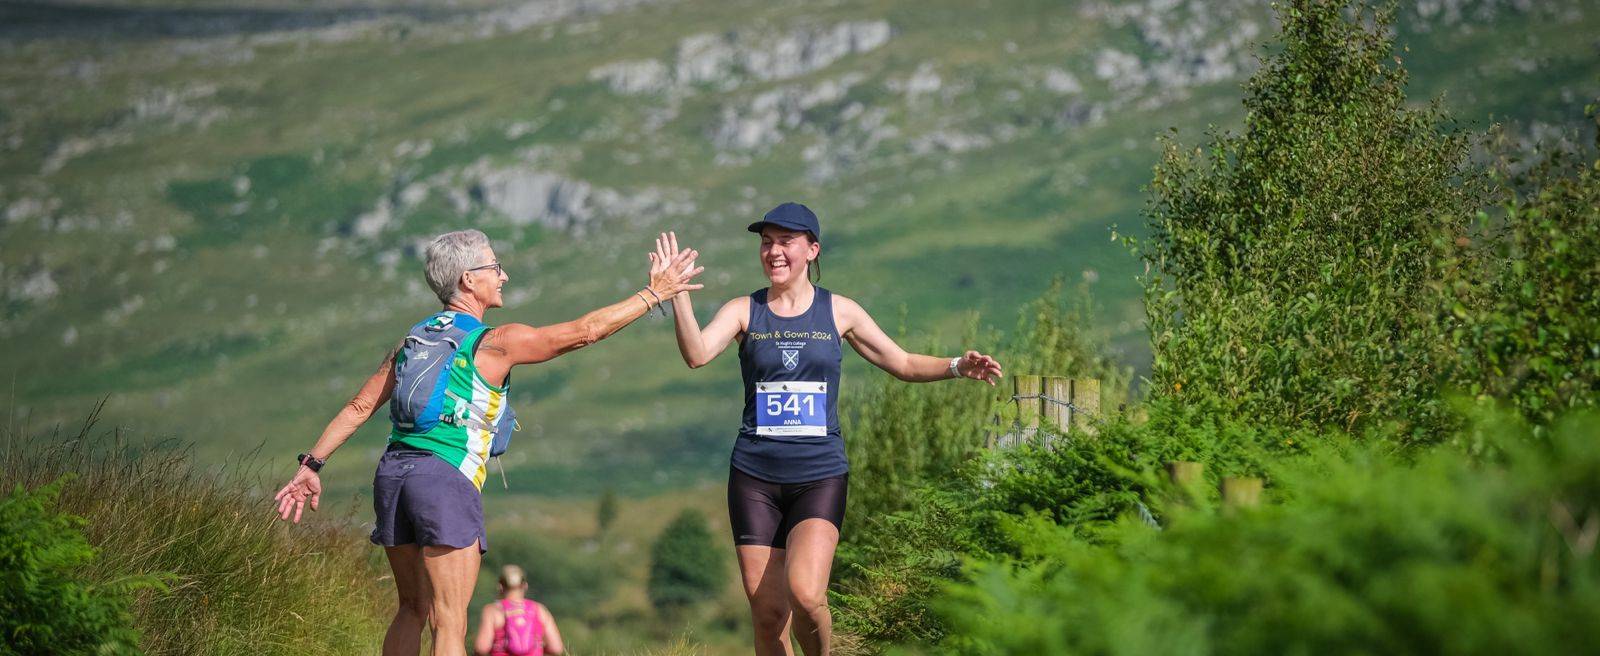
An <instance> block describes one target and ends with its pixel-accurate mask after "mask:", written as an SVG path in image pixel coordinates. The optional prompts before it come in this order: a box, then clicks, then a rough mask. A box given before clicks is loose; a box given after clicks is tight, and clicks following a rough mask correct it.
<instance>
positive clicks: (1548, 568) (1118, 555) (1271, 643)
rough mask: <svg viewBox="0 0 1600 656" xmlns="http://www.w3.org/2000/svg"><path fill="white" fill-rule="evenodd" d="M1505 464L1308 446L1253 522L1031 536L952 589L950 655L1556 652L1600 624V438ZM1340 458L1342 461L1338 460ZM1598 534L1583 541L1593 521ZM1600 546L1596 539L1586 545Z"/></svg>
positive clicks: (1178, 522) (1507, 446) (1582, 432)
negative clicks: (1089, 535) (1093, 535)
mask: <svg viewBox="0 0 1600 656" xmlns="http://www.w3.org/2000/svg"><path fill="white" fill-rule="evenodd" d="M1493 431H1494V432H1495V433H1496V434H1495V435H1494V436H1493V437H1492V438H1491V439H1493V441H1495V442H1496V443H1498V445H1499V446H1500V448H1501V449H1503V450H1504V452H1505V453H1506V454H1507V456H1506V458H1505V460H1504V461H1500V462H1494V463H1488V464H1485V463H1479V462H1475V461H1474V460H1473V459H1472V458H1470V457H1469V456H1467V455H1465V454H1463V453H1461V452H1460V451H1457V450H1454V449H1434V450H1431V451H1429V452H1427V453H1425V454H1422V455H1421V456H1420V457H1418V458H1417V459H1416V460H1415V461H1410V460H1407V459H1405V458H1400V457H1396V456H1395V455H1393V454H1390V453H1385V452H1383V451H1382V450H1381V449H1380V448H1379V447H1377V446H1371V445H1367V446H1362V445H1353V444H1338V443H1333V444H1329V445H1321V446H1315V447H1313V448H1312V449H1311V450H1310V452H1309V455H1307V456H1305V457H1302V458H1289V459H1284V460H1280V461H1278V462H1277V464H1275V465H1274V466H1273V468H1272V470H1271V472H1270V476H1271V479H1272V480H1273V482H1274V489H1273V493H1272V495H1271V496H1272V497H1273V499H1272V502H1270V503H1268V504H1266V505H1264V506H1262V507H1260V508H1258V509H1255V510H1252V511H1245V512H1240V513H1218V512H1213V511H1211V510H1210V509H1209V507H1208V506H1206V505H1204V504H1201V505H1199V506H1198V507H1196V508H1195V509H1194V510H1191V511H1189V512H1175V513H1172V514H1171V515H1169V517H1168V518H1167V520H1166V521H1165V524H1166V525H1165V527H1164V530H1159V531H1158V530H1155V529H1153V528H1150V527H1148V526H1146V525H1145V524H1143V523H1142V522H1138V521H1136V520H1123V521H1120V522H1117V523H1115V524H1114V525H1112V527H1111V528H1110V530H1109V531H1107V533H1106V534H1105V536H1104V538H1105V539H1103V540H1101V541H1098V542H1091V541H1086V540H1082V539H1079V538H1078V536H1077V535H1076V533H1077V532H1076V531H1074V530H1073V529H1072V528H1071V527H1067V526H1062V525H1058V524H1055V523H1054V522H1050V521H1044V520H1043V519H1036V520H1034V521H1028V522H1017V523H1014V524H1012V525H1011V526H1010V527H1009V531H1010V533H1011V535H1012V539H1014V540H1016V541H1017V542H1018V544H1020V545H1022V547H1023V552H1022V554H1021V556H1020V557H1017V558H1011V559H995V560H991V561H989V562H986V563H982V564H978V565H976V566H975V567H974V568H973V570H972V582H971V583H969V584H957V585H956V586H955V587H954V588H953V592H952V596H951V598H950V601H949V603H948V605H946V606H944V607H943V611H944V618H945V620H946V621H947V622H948V623H949V625H950V626H951V627H953V630H954V635H953V636H952V637H950V638H949V639H947V640H946V641H945V643H944V646H943V648H942V649H943V650H945V651H956V652H960V653H973V654H1041V653H1049V654H1071V653H1128V654H1143V653H1189V654H1206V653H1359V652H1369V651H1380V652H1388V653H1394V652H1404V653H1485V654H1493V653H1510V652H1516V653H1560V652H1564V651H1569V650H1570V649H1572V648H1573V646H1575V645H1581V644H1586V643H1587V641H1588V634H1589V632H1590V630H1591V628H1592V627H1593V626H1595V623H1596V622H1597V621H1600V558H1597V557H1596V554H1595V551H1594V549H1595V542H1594V539H1593V536H1592V533H1590V532H1586V529H1585V526H1591V527H1592V526H1593V525H1595V524H1593V523H1594V522H1600V519H1596V517H1597V513H1600V440H1596V439H1595V438H1596V433H1597V431H1600V421H1597V420H1596V418H1595V417H1589V418H1587V419H1584V420H1582V421H1573V422H1569V423H1567V424H1565V425H1563V426H1562V428H1560V429H1558V430H1557V431H1555V435H1554V436H1553V438H1552V439H1551V440H1550V441H1549V443H1548V444H1546V443H1541V442H1538V441H1534V440H1530V439H1528V437H1527V435H1526V433H1525V432H1522V431H1506V430H1505V429H1504V428H1503V425H1502V427H1498V428H1494V429H1493ZM1336 447H1337V448H1336ZM1585 522H1590V524H1585ZM1587 530H1588V531H1592V528H1589V529H1587Z"/></svg>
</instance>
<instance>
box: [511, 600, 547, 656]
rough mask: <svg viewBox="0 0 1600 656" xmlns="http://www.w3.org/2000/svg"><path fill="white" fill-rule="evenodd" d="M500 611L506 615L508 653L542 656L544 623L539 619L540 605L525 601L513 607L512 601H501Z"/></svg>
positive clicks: (523, 655) (520, 655)
mask: <svg viewBox="0 0 1600 656" xmlns="http://www.w3.org/2000/svg"><path fill="white" fill-rule="evenodd" d="M500 610H501V611H503V612H504V613H505V615H506V628H505V631H506V651H507V652H509V653H511V654H513V655H514V656H542V655H543V654H544V622H542V621H540V619H539V605H538V604H536V603H534V602H533V601H532V600H530V599H523V600H522V601H521V602H520V603H519V604H518V606H517V607H513V606H512V605H511V600H509V599H501V600H500ZM513 610H515V611H516V612H515V613H513V612H512V611H513Z"/></svg>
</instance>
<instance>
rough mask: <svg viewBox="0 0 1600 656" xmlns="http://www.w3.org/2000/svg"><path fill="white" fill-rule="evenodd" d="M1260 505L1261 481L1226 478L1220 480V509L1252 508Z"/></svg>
mask: <svg viewBox="0 0 1600 656" xmlns="http://www.w3.org/2000/svg"><path fill="white" fill-rule="evenodd" d="M1259 505H1261V479H1259V478H1252V477H1243V476H1239V477H1235V476H1227V477H1224V478H1223V479H1222V507H1223V508H1228V509H1236V508H1254V507H1256V506H1259Z"/></svg>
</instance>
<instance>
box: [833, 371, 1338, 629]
mask: <svg viewBox="0 0 1600 656" xmlns="http://www.w3.org/2000/svg"><path fill="white" fill-rule="evenodd" d="M1320 439H1321V436H1319V435H1317V434H1315V433H1312V432H1310V431H1305V430H1301V431H1294V432H1285V431H1282V430H1279V429H1272V428H1264V427H1260V426H1256V425H1252V424H1249V423H1245V422H1239V421H1232V420H1226V419H1224V418H1222V417H1219V416H1216V415H1212V414H1209V413H1204V412H1199V411H1196V410H1194V409H1191V408H1186V407H1183V406H1178V405H1175V404H1171V403H1169V402H1158V403H1156V404H1154V405H1152V406H1151V407H1150V418H1149V420H1148V421H1147V422H1142V423H1136V422H1133V421H1130V420H1127V419H1125V418H1117V417H1113V418H1111V419H1109V420H1107V421H1104V422H1102V423H1101V424H1100V425H1099V431H1098V433H1097V434H1096V435H1095V436H1094V437H1092V438H1089V437H1080V438H1078V439H1075V440H1073V441H1071V442H1070V443H1067V444H1064V445H1059V446H1058V447H1057V448H1039V447H1032V446H1025V447H1019V448H1015V449H1009V450H1003V451H996V452H987V453H984V454H982V455H981V456H979V457H977V458H976V459H974V460H972V461H970V462H968V463H966V464H965V465H963V466H961V467H959V468H956V469H955V470H953V471H951V472H947V473H946V474H945V476H943V477H942V478H941V480H940V481H939V482H938V483H936V484H930V485H928V486H925V487H922V488H918V489H913V490H908V491H907V492H906V494H905V497H906V503H907V505H908V507H907V508H906V509H904V510H901V511H899V512H896V513H893V514H890V515H888V516H885V517H882V518H875V519H874V520H873V521H871V522H870V529H871V530H870V531H869V532H868V534H867V535H866V537H863V538H859V539H858V540H857V541H856V542H854V543H852V544H851V545H850V548H849V549H848V550H844V551H842V552H841V556H842V557H841V561H842V562H843V563H845V564H847V566H848V575H847V576H844V577H842V581H841V584H840V586H839V589H838V591H837V594H836V602H837V604H836V605H837V606H838V609H839V610H838V612H837V613H836V614H835V623H836V625H837V626H839V627H840V628H841V629H842V630H844V631H847V632H849V633H850V634H852V635H856V636H859V637H861V638H864V639H866V640H868V641H870V642H872V643H875V644H879V645H882V644H891V643H901V644H905V643H911V644H924V645H934V644H941V643H942V641H943V640H944V637H945V633H946V631H947V630H948V627H947V625H946V624H945V622H944V620H943V618H941V617H940V616H939V615H938V614H937V613H935V612H934V610H933V605H934V601H935V600H936V598H937V596H938V593H939V592H940V591H942V590H943V589H944V588H945V587H946V586H948V585H949V584H950V583H952V582H954V581H963V580H965V579H966V577H965V574H964V573H963V571H962V568H961V566H962V564H963V563H964V562H966V561H968V560H970V559H974V558H977V559H990V558H1003V557H1009V558H1021V557H1024V556H1026V555H1027V554H1028V553H1029V548H1028V547H1027V545H1026V544H1025V542H1023V541H1019V540H1018V539H1017V537H1016V535H1015V531H1014V530H1013V529H1014V527H1016V526H1019V525H1029V524H1031V523H1034V522H1043V523H1044V524H1046V525H1048V526H1052V527H1058V528H1059V529H1060V531H1061V532H1062V535H1060V536H1057V537H1060V538H1062V539H1070V540H1072V541H1075V542H1081V543H1083V544H1101V543H1103V542H1105V541H1106V538H1105V534H1106V533H1107V532H1108V531H1112V530H1113V527H1114V526H1116V525H1117V523H1118V522H1120V521H1123V520H1124V519H1126V518H1130V517H1131V518H1137V519H1138V521H1165V519H1166V516H1167V515H1168V513H1169V506H1170V503H1169V501H1172V500H1177V501H1183V502H1185V503H1190V502H1193V501H1194V500H1193V499H1190V498H1189V497H1188V496H1187V495H1179V494H1178V491H1175V490H1170V489H1168V488H1167V486H1166V484H1165V483H1164V479H1163V476H1162V474H1161V471H1162V466H1163V464H1164V463H1166V462H1167V461H1170V460H1194V461H1199V462H1203V463H1206V464H1207V469H1206V476H1207V481H1208V483H1209V484H1207V485H1202V486H1200V488H1199V489H1200V490H1201V493H1202V497H1201V500H1202V501H1205V502H1214V501H1215V493H1214V492H1208V491H1209V490H1214V489H1215V483H1216V482H1217V480H1218V478H1219V477H1221V476H1225V475H1261V474H1262V473H1263V472H1264V471H1266V470H1267V468H1268V467H1269V464H1270V463H1271V462H1273V458H1274V457H1275V456H1277V455H1281V454H1286V453H1294V452H1297V451H1299V450H1300V449H1302V448H1303V445H1305V444H1307V443H1315V442H1317V441H1320ZM1208 495H1209V496H1208ZM1178 507H1180V508H1181V507H1182V506H1178Z"/></svg>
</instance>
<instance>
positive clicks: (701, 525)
mask: <svg viewBox="0 0 1600 656" xmlns="http://www.w3.org/2000/svg"><path fill="white" fill-rule="evenodd" d="M722 552H723V550H722V548H721V545H719V544H717V543H716V541H714V540H712V538H711V528H710V525H709V524H708V523H707V522H706V517H705V515H704V514H702V513H701V512H700V511H698V510H695V509H693V508H690V509H688V510H685V511H683V512H682V513H679V514H678V516H677V517H676V518H674V519H673V520H672V523H670V524H667V527H666V528H665V529H662V531H661V536H660V537H658V538H656V542H655V544H653V545H651V546H650V581H649V588H648V593H649V595H650V603H652V604H654V605H655V607H656V608H657V609H659V610H662V611H665V612H669V613H671V612H675V611H678V610H682V609H684V608H686V607H688V606H691V605H693V604H695V603H697V602H700V601H705V600H707V599H710V598H712V597H714V596H715V595H716V594H717V593H718V592H720V591H721V590H722V586H723V585H724V584H725V583H726V582H727V572H726V571H725V570H724V569H723V564H722V562H723V561H722Z"/></svg>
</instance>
